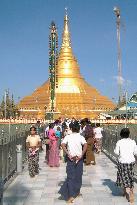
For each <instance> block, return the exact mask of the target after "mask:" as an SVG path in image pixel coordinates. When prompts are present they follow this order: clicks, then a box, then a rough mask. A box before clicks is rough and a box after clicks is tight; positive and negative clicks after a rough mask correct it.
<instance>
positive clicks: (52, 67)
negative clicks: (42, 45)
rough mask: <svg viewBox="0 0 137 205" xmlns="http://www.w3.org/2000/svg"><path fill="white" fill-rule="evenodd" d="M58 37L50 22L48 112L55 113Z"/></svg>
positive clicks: (53, 25)
mask: <svg viewBox="0 0 137 205" xmlns="http://www.w3.org/2000/svg"><path fill="white" fill-rule="evenodd" d="M57 57H58V35H57V29H56V26H55V23H54V22H53V21H52V22H51V27H50V35H49V82H50V111H51V112H54V111H55V89H56V87H57V86H58V81H57Z"/></svg>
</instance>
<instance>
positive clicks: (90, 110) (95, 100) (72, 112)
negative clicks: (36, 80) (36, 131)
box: [18, 13, 115, 119]
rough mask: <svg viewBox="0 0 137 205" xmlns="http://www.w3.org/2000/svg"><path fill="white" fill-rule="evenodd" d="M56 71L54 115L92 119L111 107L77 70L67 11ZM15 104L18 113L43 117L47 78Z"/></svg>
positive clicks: (47, 102) (47, 101) (46, 106)
mask: <svg viewBox="0 0 137 205" xmlns="http://www.w3.org/2000/svg"><path fill="white" fill-rule="evenodd" d="M57 71H58V76H57V77H58V86H57V87H56V88H55V99H56V100H55V115H54V118H57V117H76V118H84V117H88V118H91V119H92V118H96V117H97V116H98V115H99V113H100V112H104V111H109V110H112V109H114V107H115V105H114V104H113V102H112V101H111V100H109V99H108V98H107V97H106V96H102V95H101V94H100V93H99V92H98V91H97V90H96V89H95V88H93V87H92V86H90V85H89V84H88V83H87V82H86V81H85V80H84V78H83V77H82V75H81V74H80V69H79V65H78V62H77V59H76V58H75V56H74V55H73V51H72V46H71V40H70V32H69V19H68V15H67V13H66V15H65V17H64V30H63V34H62V45H61V48H60V52H59V56H58V62H57ZM18 107H19V109H20V113H21V117H25V118H37V119H38V118H39V119H41V118H45V113H46V112H48V111H50V86H49V81H46V82H45V83H44V84H43V85H42V86H40V87H38V88H37V89H36V90H35V91H34V92H33V93H32V94H31V95H30V96H26V97H24V98H23V99H22V100H21V101H20V102H19V104H18Z"/></svg>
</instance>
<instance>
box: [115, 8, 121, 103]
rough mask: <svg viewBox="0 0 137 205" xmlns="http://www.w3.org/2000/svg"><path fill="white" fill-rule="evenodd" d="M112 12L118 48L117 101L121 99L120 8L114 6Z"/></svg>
mask: <svg viewBox="0 0 137 205" xmlns="http://www.w3.org/2000/svg"><path fill="white" fill-rule="evenodd" d="M113 10H114V13H115V15H116V26H117V49H118V95H119V99H118V101H119V103H120V102H121V99H122V82H121V80H122V66H121V48H120V9H119V8H118V7H114V9H113Z"/></svg>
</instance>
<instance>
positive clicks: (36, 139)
mask: <svg viewBox="0 0 137 205" xmlns="http://www.w3.org/2000/svg"><path fill="white" fill-rule="evenodd" d="M26 146H27V148H28V170H29V175H30V177H35V175H36V174H38V173H39V148H40V147H41V139H40V136H39V135H36V128H35V127H31V128H30V135H29V136H28V137H27V139H26Z"/></svg>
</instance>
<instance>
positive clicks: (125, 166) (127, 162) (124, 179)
mask: <svg viewBox="0 0 137 205" xmlns="http://www.w3.org/2000/svg"><path fill="white" fill-rule="evenodd" d="M129 134H130V131H129V129H128V128H123V129H122V130H121V132H120V136H121V140H119V141H118V142H117V144H116V148H115V150H114V152H115V154H116V155H118V165H117V168H118V171H117V182H116V184H117V186H120V187H122V188H123V196H126V198H127V200H128V201H130V202H133V201H134V193H133V189H134V166H135V155H137V145H136V142H135V141H134V140H132V139H130V138H129Z"/></svg>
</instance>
